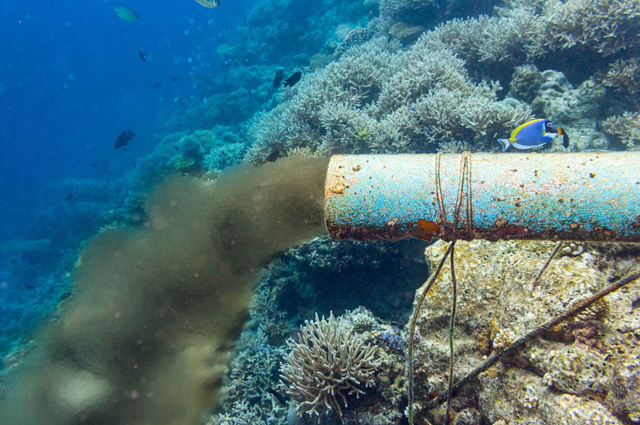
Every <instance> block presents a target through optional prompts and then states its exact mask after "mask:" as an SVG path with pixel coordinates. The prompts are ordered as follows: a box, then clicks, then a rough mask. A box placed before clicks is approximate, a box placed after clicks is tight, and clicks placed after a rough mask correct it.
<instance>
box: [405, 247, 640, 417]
mask: <svg viewBox="0 0 640 425" xmlns="http://www.w3.org/2000/svg"><path fill="white" fill-rule="evenodd" d="M552 247H553V244H552V243H549V242H496V243H489V242H482V241H473V242H458V243H457V244H456V253H455V258H456V276H457V280H458V285H459V287H458V297H459V298H458V313H457V318H456V331H455V340H456V343H455V357H456V371H455V376H456V378H457V379H459V378H460V377H462V376H463V375H464V374H465V373H467V372H470V371H471V370H472V369H473V368H474V367H476V366H478V365H479V364H480V363H482V361H483V359H484V358H485V357H484V356H486V355H487V354H489V353H490V352H491V351H493V352H496V351H498V350H500V349H501V348H504V347H505V346H506V345H508V344H509V343H510V342H512V341H514V340H515V339H517V338H518V337H520V336H522V335H523V334H524V333H525V332H526V331H528V330H531V329H533V328H534V327H535V326H536V325H537V324H540V323H541V322H543V321H544V320H545V319H546V318H548V317H550V316H553V315H555V314H557V313H558V312H560V311H562V310H563V309H565V308H567V307H569V306H570V305H572V304H573V303H574V302H576V301H577V300H578V299H580V298H581V297H585V296H588V295H590V294H592V293H594V292H595V291H597V290H599V289H600V288H602V287H603V286H604V285H605V278H604V276H605V274H610V273H611V272H612V269H611V267H613V265H612V264H607V265H606V266H605V265H604V264H602V266H603V267H607V268H605V270H604V271H603V270H600V269H599V268H598V267H597V266H596V263H597V262H599V261H600V260H598V259H599V258H602V257H603V256H604V255H603V253H602V252H600V251H597V250H596V249H603V250H606V249H607V248H606V246H603V245H595V246H593V247H591V248H587V249H584V250H583V251H581V252H577V255H573V254H572V253H570V254H569V255H562V256H560V257H556V259H554V260H553V261H552V262H551V264H550V265H549V268H548V269H547V270H546V271H545V273H544V274H543V275H542V277H541V278H540V280H539V281H538V283H537V284H536V286H535V287H531V281H532V279H533V277H534V276H535V275H536V274H537V271H538V270H539V269H540V267H541V266H542V264H543V263H544V262H545V261H546V259H547V257H548V255H549V253H550V251H551V249H552ZM445 248H446V243H444V242H436V243H435V244H434V245H432V246H431V247H429V248H428V249H427V251H426V253H427V257H428V258H429V259H430V261H432V262H437V261H438V260H439V258H441V256H442V255H443V254H444V250H445ZM630 260H632V261H633V262H636V261H637V257H635V256H633V257H630ZM617 261H622V260H617ZM617 261H614V262H613V263H614V264H615V263H616V262H617ZM636 264H637V263H636ZM635 267H637V265H636V266H635ZM450 285H451V281H450V271H449V265H448V263H447V265H445V267H444V269H443V270H442V274H441V276H440V277H439V278H438V280H437V281H436V283H435V285H434V287H433V288H432V290H431V291H432V292H431V293H430V294H429V296H428V297H427V300H426V303H425V305H424V306H423V308H422V311H421V313H420V315H419V318H418V329H419V330H420V334H421V335H422V336H421V338H420V339H417V340H415V342H416V352H417V354H416V356H415V361H414V364H415V368H414V369H415V373H416V375H415V376H416V380H415V383H416V401H417V403H416V406H417V409H416V411H417V412H418V413H417V414H418V416H420V415H424V414H425V413H426V412H424V411H423V410H420V408H421V406H423V405H424V403H425V402H428V401H429V400H430V399H431V398H433V397H434V396H435V395H436V394H437V393H438V392H442V391H445V389H446V382H447V370H448V339H447V335H448V332H447V328H448V315H449V312H450V305H451V291H450ZM420 293H421V290H418V292H417V295H420ZM638 298H640V284H639V283H634V284H632V286H630V287H629V290H628V291H627V292H621V293H616V294H612V295H611V297H610V298H607V299H605V300H604V301H602V302H600V303H598V304H596V305H594V306H592V308H590V309H589V310H588V311H584V312H583V313H582V314H580V315H577V316H576V317H574V318H573V319H572V320H570V321H569V322H566V323H564V324H562V325H560V326H558V327H557V328H556V329H551V330H550V331H549V332H547V334H546V335H545V337H544V338H543V339H539V340H537V341H532V342H530V343H529V344H528V345H527V346H526V347H524V348H523V349H521V350H519V351H518V352H517V353H516V354H515V355H513V356H511V357H509V358H507V359H505V360H503V361H502V363H500V364H498V365H497V366H495V367H494V368H492V369H490V370H488V371H487V372H485V373H484V374H482V375H480V377H479V378H478V379H477V380H476V381H475V382H474V383H473V384H471V385H469V386H467V387H465V388H463V390H462V393H461V394H460V395H459V396H458V397H456V399H455V400H454V403H453V406H452V407H453V409H454V413H453V415H454V417H457V416H458V415H461V414H463V413H464V412H465V411H466V410H467V409H472V410H473V411H475V412H477V414H478V417H479V418H480V419H479V420H481V421H483V422H489V423H496V422H497V421H499V420H503V421H505V423H517V424H534V423H537V424H541V423H542V424H557V423H567V424H577V423H593V424H595V423H612V424H618V423H624V422H625V421H628V420H636V419H634V418H637V417H638V416H637V415H638V403H637V401H635V400H637V397H638V390H637V389H636V386H634V382H637V379H638V376H640V369H638V368H637V367H636V366H635V365H636V363H637V360H636V359H637V356H638V354H640V346H639V345H638V342H637V341H638V340H637V336H634V335H635V334H637V332H638V327H637V326H638V323H637V320H635V321H634V325H631V326H628V325H626V324H625V323H627V320H628V319H625V318H624V317H625V315H624V314H617V313H613V311H618V309H623V310H624V309H629V308H630V305H631V303H632V302H634V300H637V299H638ZM613 303H615V305H616V307H615V309H613V308H612V307H611V306H612V305H614V304H613ZM626 311H627V312H629V311H632V309H631V310H626ZM635 316H637V315H635ZM627 317H628V315H627ZM407 332H408V329H405V336H404V339H405V341H406V340H407V339H408V335H407ZM487 338H488V339H489V341H490V342H489V343H488V341H487ZM623 376H624V378H623ZM633 397H636V399H635V400H634V399H633ZM632 400H633V401H632ZM443 409H444V407H443V406H440V407H439V408H437V409H435V410H434V411H432V412H431V414H433V415H434V417H435V419H436V421H437V422H438V421H441V420H442V417H443V414H444V410H443ZM471 423H480V422H479V421H475V422H471Z"/></svg>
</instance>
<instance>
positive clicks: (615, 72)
mask: <svg viewBox="0 0 640 425" xmlns="http://www.w3.org/2000/svg"><path fill="white" fill-rule="evenodd" d="M638 60H640V58H636V57H634V58H631V59H618V60H617V61H615V62H614V63H612V64H611V65H609V70H608V71H607V74H606V75H605V76H604V78H603V80H602V84H604V85H605V86H606V87H611V88H613V89H615V90H617V91H621V92H626V93H629V94H632V95H635V94H637V93H638V92H640V63H638Z"/></svg>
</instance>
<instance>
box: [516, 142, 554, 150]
mask: <svg viewBox="0 0 640 425" xmlns="http://www.w3.org/2000/svg"><path fill="white" fill-rule="evenodd" d="M546 144H547V142H544V143H541V144H539V145H521V144H520V143H518V142H515V143H513V147H514V148H517V149H536V148H541V147H542V146H544V145H546Z"/></svg>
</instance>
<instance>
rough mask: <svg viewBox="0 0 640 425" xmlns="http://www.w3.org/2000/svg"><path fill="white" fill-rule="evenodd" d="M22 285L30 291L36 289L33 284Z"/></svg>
mask: <svg viewBox="0 0 640 425" xmlns="http://www.w3.org/2000/svg"><path fill="white" fill-rule="evenodd" d="M24 287H25V288H26V289H28V290H30V291H33V290H34V289H36V287H35V286H33V285H24Z"/></svg>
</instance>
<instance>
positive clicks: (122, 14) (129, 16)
mask: <svg viewBox="0 0 640 425" xmlns="http://www.w3.org/2000/svg"><path fill="white" fill-rule="evenodd" d="M113 11H114V12H116V15H118V18H120V19H124V20H125V21H127V22H135V21H137V20H138V14H137V13H136V11H135V10H133V9H132V8H130V7H129V6H125V5H123V4H119V5H116V6H115V7H114V8H113Z"/></svg>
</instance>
